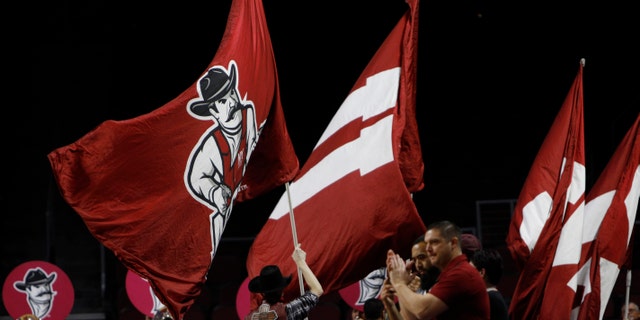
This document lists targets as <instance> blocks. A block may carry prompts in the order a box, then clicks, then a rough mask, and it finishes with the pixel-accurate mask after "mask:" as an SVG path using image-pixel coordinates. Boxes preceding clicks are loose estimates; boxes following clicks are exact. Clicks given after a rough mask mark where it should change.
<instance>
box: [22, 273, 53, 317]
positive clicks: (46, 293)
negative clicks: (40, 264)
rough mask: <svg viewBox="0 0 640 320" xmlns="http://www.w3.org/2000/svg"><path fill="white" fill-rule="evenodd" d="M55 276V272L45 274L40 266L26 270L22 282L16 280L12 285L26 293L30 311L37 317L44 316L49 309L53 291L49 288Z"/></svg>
mask: <svg viewBox="0 0 640 320" xmlns="http://www.w3.org/2000/svg"><path fill="white" fill-rule="evenodd" d="M55 278H56V274H55V272H53V273H51V275H49V276H47V275H46V274H45V273H44V271H42V270H41V269H40V268H37V269H31V270H29V272H27V274H26V276H25V278H24V282H20V281H16V282H14V283H13V286H14V287H15V288H16V289H18V290H20V291H24V292H26V294H27V302H28V303H29V307H30V308H31V311H32V313H33V314H34V315H35V316H36V317H38V319H42V318H44V317H45V316H46V315H48V314H49V311H51V306H52V305H53V296H54V295H55V291H53V290H52V289H51V283H52V282H53V280H54V279H55Z"/></svg>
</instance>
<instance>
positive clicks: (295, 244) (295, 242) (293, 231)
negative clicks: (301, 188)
mask: <svg viewBox="0 0 640 320" xmlns="http://www.w3.org/2000/svg"><path fill="white" fill-rule="evenodd" d="M284 186H285V187H286V188H287V199H288V200H289V218H290V219H291V234H293V248H294V249H295V248H297V247H298V233H297V232H296V220H295V218H294V217H293V205H292V204H291V192H289V182H288V181H287V182H286V183H285V184H284ZM298 283H299V284H300V294H301V295H302V294H304V283H302V270H300V268H298Z"/></svg>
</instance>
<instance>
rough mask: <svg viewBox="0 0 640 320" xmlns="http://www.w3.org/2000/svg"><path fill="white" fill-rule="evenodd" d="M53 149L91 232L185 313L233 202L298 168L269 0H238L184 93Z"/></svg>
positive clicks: (56, 166)
mask: <svg viewBox="0 0 640 320" xmlns="http://www.w3.org/2000/svg"><path fill="white" fill-rule="evenodd" d="M141 81H142V80H141ZM258 137H259V138H260V139H259V140H260V142H259V143H258ZM254 148H255V149H254ZM48 157H49V161H50V163H51V166H52V168H53V173H54V176H55V178H56V181H57V183H58V186H59V189H60V191H61V193H62V195H63V197H64V199H65V200H66V201H67V202H68V203H69V204H70V205H71V207H72V208H73V209H74V210H75V211H76V212H77V213H78V214H79V215H80V216H81V217H82V219H83V220H84V222H85V224H86V225H87V227H88V228H89V230H90V232H91V233H92V234H93V235H94V236H95V237H96V238H97V239H98V240H99V241H100V242H101V243H102V244H103V245H105V246H106V247H107V248H109V249H110V250H112V251H113V252H114V254H115V255H116V256H117V257H118V258H119V259H120V261H121V262H122V263H123V264H124V265H125V266H126V267H127V268H129V269H130V270H132V271H134V272H136V273H137V274H139V275H140V276H141V277H143V278H145V279H147V280H148V281H149V284H150V285H151V287H152V288H153V290H154V292H155V294H156V295H157V296H158V298H159V299H160V300H161V301H162V302H163V303H164V304H165V305H166V306H167V307H168V309H169V311H170V312H171V314H172V315H173V316H174V317H175V318H176V319H182V316H183V315H184V314H185V313H186V311H187V310H188V308H189V307H190V306H191V305H192V304H193V302H194V299H195V298H196V297H198V295H199V293H200V290H201V286H202V284H203V283H204V281H205V280H206V279H205V277H206V275H207V272H208V270H209V267H210V264H211V261H212V259H213V256H214V255H215V253H216V250H217V248H218V243H219V240H220V237H221V234H222V232H223V231H224V227H225V224H226V222H227V221H228V219H229V215H230V214H231V211H232V207H233V204H234V202H239V201H243V200H247V199H250V198H252V197H255V196H258V195H260V194H261V193H263V192H266V191H268V190H271V189H273V188H275V187H276V186H278V185H281V184H283V183H284V182H287V181H290V180H291V179H292V178H293V177H294V176H295V174H296V173H297V171H298V169H299V167H298V159H297V157H296V155H295V152H294V150H293V146H292V144H291V141H290V139H289V136H288V132H287V129H286V125H285V122H284V115H283V113H282V106H281V103H280V96H279V85H278V77H277V72H276V63H275V59H274V56H273V48H272V45H271V39H270V35H269V31H268V29H267V23H266V21H265V15H264V9H263V5H262V2H261V1H260V0H234V1H233V3H232V6H231V10H230V13H229V17H228V20H227V26H226V29H225V34H224V36H223V39H222V41H221V43H220V46H219V48H218V51H217V53H216V55H215V57H214V58H213V60H212V61H211V62H210V64H209V66H208V67H207V70H206V71H205V72H204V73H203V75H202V77H201V78H200V79H198V81H196V82H195V83H194V84H193V85H191V86H190V87H189V88H188V89H187V90H186V91H184V92H183V93H182V94H180V95H179V96H178V97H176V98H175V99H173V100H172V101H170V102H168V103H167V104H165V105H163V106H162V107H160V108H159V109H156V110H154V111H153V112H151V113H149V114H146V115H142V116H139V117H136V118H134V119H130V120H125V121H106V122H104V123H103V124H101V125H100V126H98V127H97V128H96V129H94V130H93V131H91V132H89V133H88V134H87V135H85V136H84V137H82V138H81V139H79V140H78V141H76V142H75V143H72V144H70V145H68V146H64V147H61V148H58V149H56V150H54V151H52V152H51V153H50V154H49V155H48ZM249 159H251V161H250V163H249Z"/></svg>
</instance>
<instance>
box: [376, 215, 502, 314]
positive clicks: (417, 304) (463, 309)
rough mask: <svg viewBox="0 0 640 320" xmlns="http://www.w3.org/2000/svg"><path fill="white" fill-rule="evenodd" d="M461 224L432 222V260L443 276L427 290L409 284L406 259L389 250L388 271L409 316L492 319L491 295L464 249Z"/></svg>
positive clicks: (429, 238)
mask: <svg viewBox="0 0 640 320" xmlns="http://www.w3.org/2000/svg"><path fill="white" fill-rule="evenodd" d="M461 235H462V232H461V230H460V228H459V227H458V226H456V225H455V224H453V223H451V222H449V221H441V222H436V223H434V224H431V225H429V227H428V230H427V233H426V234H425V238H424V241H425V242H426V243H427V253H428V255H429V260H430V261H431V264H432V265H433V266H435V267H436V268H438V269H440V276H439V277H438V280H437V282H436V284H435V285H433V286H432V287H431V289H430V290H429V292H428V293H427V294H424V295H421V294H418V293H416V292H414V291H413V290H411V289H410V288H409V287H408V284H409V281H410V275H409V272H408V271H407V270H406V265H405V260H404V259H402V257H400V256H399V255H398V254H395V253H394V252H393V250H389V252H388V253H387V269H388V270H387V272H388V275H389V280H390V282H391V284H392V285H393V291H394V293H395V295H396V296H397V297H398V302H399V304H400V312H401V314H402V316H403V318H404V319H405V320H414V319H435V318H437V319H438V320H443V319H465V320H470V319H480V320H489V296H488V295H487V292H486V289H485V285H484V281H483V280H482V277H481V276H480V274H479V273H478V271H477V270H476V269H475V268H474V267H473V266H472V265H471V264H469V262H468V260H467V256H466V255H464V254H463V253H462V249H461V244H460V243H461V242H460V239H461Z"/></svg>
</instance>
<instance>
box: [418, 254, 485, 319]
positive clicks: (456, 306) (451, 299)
mask: <svg viewBox="0 0 640 320" xmlns="http://www.w3.org/2000/svg"><path fill="white" fill-rule="evenodd" d="M429 293H431V294H433V295H434V296H436V297H438V298H439V299H440V300H442V301H443V302H444V303H445V304H446V305H447V306H448V307H449V309H448V310H447V311H445V312H444V313H442V314H440V315H438V316H437V319H438V320H445V319H465V320H470V319H480V320H489V315H490V307H489V295H488V294H487V288H486V287H485V285H484V281H483V280H482V277H481V276H480V273H479V272H478V270H476V268H474V267H473V266H472V265H471V264H469V262H468V261H467V256H465V255H464V254H461V255H460V256H458V257H455V258H453V260H451V261H450V262H449V264H447V266H446V267H445V268H444V270H442V272H441V273H440V276H439V277H438V281H437V282H436V284H435V285H433V287H431V290H429Z"/></svg>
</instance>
